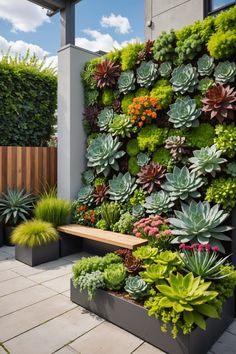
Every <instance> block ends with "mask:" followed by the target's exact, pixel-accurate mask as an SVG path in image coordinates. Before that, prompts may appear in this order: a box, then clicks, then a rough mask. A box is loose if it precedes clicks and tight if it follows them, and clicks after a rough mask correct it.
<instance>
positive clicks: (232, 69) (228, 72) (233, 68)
mask: <svg viewBox="0 0 236 354" xmlns="http://www.w3.org/2000/svg"><path fill="white" fill-rule="evenodd" d="M235 75H236V64H235V63H234V62H229V61H228V60H227V61H224V62H223V63H219V64H218V65H217V66H216V68H215V71H214V76H215V80H216V82H218V83H220V84H227V83H228V82H233V81H234V78H235Z"/></svg>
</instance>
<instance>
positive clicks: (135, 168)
mask: <svg viewBox="0 0 236 354" xmlns="http://www.w3.org/2000/svg"><path fill="white" fill-rule="evenodd" d="M128 171H129V172H130V173H131V175H132V176H136V175H137V173H138V172H139V171H140V167H139V165H138V164H137V157H136V156H132V157H130V158H129V160H128Z"/></svg>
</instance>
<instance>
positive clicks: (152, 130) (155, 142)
mask: <svg viewBox="0 0 236 354" xmlns="http://www.w3.org/2000/svg"><path fill="white" fill-rule="evenodd" d="M166 137H167V129H166V128H158V127H157V126H156V125H147V126H146V127H144V128H142V129H141V130H140V132H139V133H138V136H137V140H138V146H139V149H140V150H141V151H144V150H146V149H148V151H149V152H154V151H155V150H156V147H157V146H161V145H162V144H163V143H164V141H165V139H166ZM155 162H156V161H155Z"/></svg>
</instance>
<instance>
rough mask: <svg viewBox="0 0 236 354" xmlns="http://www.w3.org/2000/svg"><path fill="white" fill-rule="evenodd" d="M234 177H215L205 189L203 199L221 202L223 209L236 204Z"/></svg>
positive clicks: (235, 179)
mask: <svg viewBox="0 0 236 354" xmlns="http://www.w3.org/2000/svg"><path fill="white" fill-rule="evenodd" d="M235 197H236V178H235V177H232V178H223V177H220V178H217V179H215V180H213V181H212V183H211V184H210V186H209V187H208V188H207V190H206V197H205V200H207V201H208V202H213V203H217V204H221V205H222V207H223V208H224V209H227V208H230V209H231V208H234V206H235V205H236V198H235Z"/></svg>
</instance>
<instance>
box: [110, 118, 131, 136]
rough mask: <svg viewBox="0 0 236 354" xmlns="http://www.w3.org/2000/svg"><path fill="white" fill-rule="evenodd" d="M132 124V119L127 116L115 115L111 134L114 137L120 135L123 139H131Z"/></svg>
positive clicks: (111, 125) (111, 124)
mask: <svg viewBox="0 0 236 354" xmlns="http://www.w3.org/2000/svg"><path fill="white" fill-rule="evenodd" d="M131 128H132V124H131V122H130V117H129V116H128V115H126V114H116V113H115V114H114V117H113V119H112V122H111V123H110V127H109V132H110V133H111V134H112V135H113V136H116V135H119V136H121V137H122V138H124V137H125V136H127V137H130V131H131Z"/></svg>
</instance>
